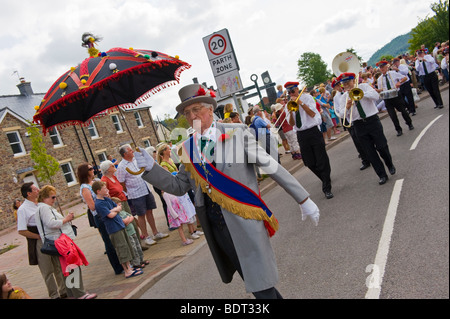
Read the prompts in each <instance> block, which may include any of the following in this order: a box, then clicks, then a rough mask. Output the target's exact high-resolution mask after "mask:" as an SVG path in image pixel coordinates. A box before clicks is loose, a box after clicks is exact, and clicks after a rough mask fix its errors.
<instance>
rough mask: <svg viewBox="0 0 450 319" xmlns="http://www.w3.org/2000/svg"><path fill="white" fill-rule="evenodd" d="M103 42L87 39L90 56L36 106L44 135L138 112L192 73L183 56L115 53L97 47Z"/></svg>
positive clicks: (36, 119) (134, 51) (132, 51)
mask: <svg viewBox="0 0 450 319" xmlns="http://www.w3.org/2000/svg"><path fill="white" fill-rule="evenodd" d="M100 40H101V38H99V37H96V36H94V35H92V34H90V33H85V34H83V36H82V41H83V43H82V46H85V47H87V48H88V52H89V55H90V57H89V58H87V59H85V60H84V61H83V62H82V63H81V64H79V65H78V66H76V67H72V68H71V69H70V70H68V71H67V72H66V73H64V74H63V75H61V76H60V77H59V79H58V80H56V82H55V83H54V84H53V85H52V86H51V87H50V89H49V90H48V92H47V94H46V95H45V96H44V99H43V100H42V102H41V104H40V105H39V106H36V107H35V108H36V114H35V115H34V117H33V122H35V123H37V124H39V125H41V126H42V130H43V133H44V134H46V133H47V132H48V131H49V130H51V129H52V128H53V127H55V126H57V127H64V126H68V125H74V124H79V125H84V126H87V125H88V124H89V120H90V119H92V118H95V117H96V116H101V115H104V114H106V113H107V112H108V111H114V110H116V109H117V108H119V107H120V108H130V107H134V106H136V104H140V103H142V102H143V101H145V100H146V99H148V98H149V97H150V96H152V95H153V94H155V93H157V92H159V91H161V90H162V89H164V88H165V87H167V86H171V85H173V84H175V83H178V82H179V76H180V73H181V72H182V71H183V70H186V69H188V68H190V65H189V64H188V63H186V62H183V61H181V60H180V59H179V58H178V56H175V57H171V56H169V55H167V54H164V53H161V52H157V51H149V50H137V49H133V48H129V49H125V48H113V49H111V50H109V51H106V52H99V50H97V49H96V48H95V46H94V44H96V43H97V42H98V41H100ZM120 108H119V110H120ZM130 136H131V133H130ZM131 137H132V136H131ZM132 139H133V137H132ZM133 142H134V139H133ZM135 144H136V143H135Z"/></svg>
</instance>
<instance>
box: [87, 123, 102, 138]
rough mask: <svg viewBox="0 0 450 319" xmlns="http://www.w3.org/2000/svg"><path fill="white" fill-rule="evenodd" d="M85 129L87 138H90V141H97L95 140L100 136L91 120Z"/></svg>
mask: <svg viewBox="0 0 450 319" xmlns="http://www.w3.org/2000/svg"><path fill="white" fill-rule="evenodd" d="M87 129H88V132H89V136H90V137H91V139H93V140H94V139H97V138H99V137H100V135H98V130H97V127H96V126H95V123H94V121H93V120H90V121H89V125H88V127H87ZM91 130H93V131H94V133H95V135H94V136H93V135H92V132H91Z"/></svg>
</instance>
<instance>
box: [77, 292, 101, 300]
mask: <svg viewBox="0 0 450 319" xmlns="http://www.w3.org/2000/svg"><path fill="white" fill-rule="evenodd" d="M95 298H97V294H90V293H88V292H87V293H86V294H85V295H84V296H81V297H80V298H78V299H95Z"/></svg>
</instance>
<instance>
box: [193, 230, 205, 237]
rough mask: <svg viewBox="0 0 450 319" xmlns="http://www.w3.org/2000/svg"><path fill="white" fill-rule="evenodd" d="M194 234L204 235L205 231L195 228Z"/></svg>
mask: <svg viewBox="0 0 450 319" xmlns="http://www.w3.org/2000/svg"><path fill="white" fill-rule="evenodd" d="M194 234H196V235H198V236H202V235H204V234H205V233H204V232H202V231H199V230H196V231H195V232H194Z"/></svg>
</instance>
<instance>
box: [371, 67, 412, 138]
mask: <svg viewBox="0 0 450 319" xmlns="http://www.w3.org/2000/svg"><path fill="white" fill-rule="evenodd" d="M388 64H389V62H388V61H386V60H382V61H380V62H378V63H377V66H378V67H379V68H380V71H381V73H382V75H381V76H380V77H379V78H378V92H382V91H389V90H394V89H396V90H397V92H398V95H397V97H394V98H388V99H384V103H385V104H386V109H387V111H388V113H389V117H390V118H391V120H392V122H393V123H394V126H395V130H396V131H397V136H401V135H403V130H402V127H401V126H400V122H399V120H398V117H397V112H396V110H397V111H399V112H400V113H402V116H403V119H404V120H405V122H406V125H408V127H409V129H410V130H413V129H414V126H413V125H412V121H411V118H410V117H409V114H408V112H407V111H406V108H405V100H404V99H403V95H402V94H401V92H399V88H400V86H401V85H402V84H403V83H405V82H407V81H408V77H407V76H404V75H401V74H398V73H397V72H395V71H389V66H388Z"/></svg>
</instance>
